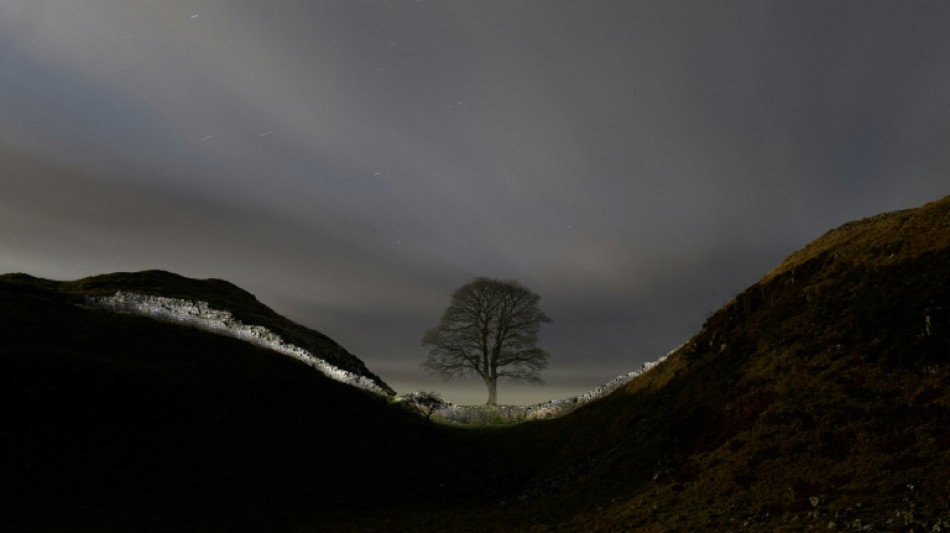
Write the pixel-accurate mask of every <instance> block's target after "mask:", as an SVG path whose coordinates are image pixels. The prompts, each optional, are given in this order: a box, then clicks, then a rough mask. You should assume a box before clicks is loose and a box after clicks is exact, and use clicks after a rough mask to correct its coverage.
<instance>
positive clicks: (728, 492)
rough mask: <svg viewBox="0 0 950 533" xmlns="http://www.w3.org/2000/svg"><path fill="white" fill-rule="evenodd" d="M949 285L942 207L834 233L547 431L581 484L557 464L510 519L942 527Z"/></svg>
mask: <svg viewBox="0 0 950 533" xmlns="http://www.w3.org/2000/svg"><path fill="white" fill-rule="evenodd" d="M948 272H950V197H948V198H944V199H943V200H940V201H937V202H934V203H931V204H928V205H925V206H923V207H920V208H918V209H912V210H907V211H900V212H895V213H889V214H885V215H879V216H876V217H872V218H870V219H867V220H863V221H858V222H854V223H850V224H846V225H844V226H842V227H840V228H838V229H836V230H833V231H830V232H829V233H827V234H826V235H824V236H823V237H821V238H820V239H818V240H816V241H815V242H813V243H811V244H809V245H808V246H806V247H805V248H804V249H802V250H801V251H799V252H797V253H795V254H793V255H792V256H790V257H789V258H788V259H787V260H785V261H784V262H783V263H782V264H781V265H779V266H778V267H776V268H775V269H774V270H773V271H771V272H770V273H768V274H767V275H766V276H765V277H764V278H763V279H762V280H761V281H760V282H758V283H757V284H755V285H753V286H752V287H749V288H748V289H746V290H744V291H743V292H741V293H740V294H739V295H737V296H736V297H735V298H734V299H733V300H732V301H730V302H729V303H727V304H726V305H725V306H724V307H723V308H722V309H720V310H719V311H718V312H716V313H715V314H713V315H712V316H711V317H710V318H709V319H708V321H707V322H706V324H705V325H704V327H703V329H702V331H700V332H699V333H698V334H697V335H696V336H695V337H693V338H692V339H691V340H690V342H689V343H687V344H686V345H685V346H684V347H683V348H681V349H680V350H679V351H678V352H676V353H675V354H673V355H672V356H671V357H670V358H668V360H667V361H666V362H665V363H664V364H662V365H660V367H658V368H657V369H655V370H654V371H652V372H650V373H648V374H646V375H644V376H643V377H641V378H639V379H636V380H633V381H631V382H630V383H629V384H628V385H627V386H626V387H625V388H624V389H623V390H620V391H617V392H616V393H614V394H613V395H611V396H609V397H608V398H605V399H604V400H602V401H599V402H594V403H592V404H591V405H589V406H587V407H585V408H582V409H580V410H578V411H577V413H575V414H574V415H571V416H568V417H566V418H564V419H561V420H558V421H555V422H553V423H552V424H550V425H549V426H546V427H545V432H547V433H548V438H550V439H555V438H557V439H559V443H558V447H559V448H560V449H562V450H563V451H562V452H560V453H557V454H555V456H554V457H555V458H557V457H559V458H560V459H559V460H560V462H561V464H568V465H573V470H572V469H571V468H567V469H564V468H562V469H560V470H558V469H557V468H553V467H551V468H549V469H548V470H547V477H546V478H541V479H539V480H537V482H536V483H535V485H534V486H535V487H537V488H538V489H539V491H538V492H540V493H542V494H544V495H545V496H544V497H538V498H534V499H533V500H532V501H531V502H529V504H528V505H526V506H525V507H523V508H522V513H521V514H520V515H519V516H517V517H511V518H510V520H514V521H515V524H517V525H516V528H534V527H540V526H542V525H543V526H544V527H547V526H553V525H559V527H561V528H564V529H567V530H590V531H597V530H600V531H624V530H631V531H634V530H650V531H678V530H682V529H683V528H685V527H688V528H689V529H691V530H702V529H707V530H711V531H718V530H723V529H738V528H740V527H742V526H745V527H747V528H752V529H763V530H774V529H777V528H778V529H789V530H795V529H804V528H807V527H820V528H823V529H824V528H849V529H850V528H855V529H869V528H874V529H876V530H892V529H897V528H906V527H910V528H915V527H916V528H918V529H920V528H922V527H923V528H926V529H927V530H931V529H932V528H934V527H936V528H938V529H940V528H944V529H945V528H946V527H947V526H948V525H950V507H948V505H950V276H948ZM557 463H558V461H557V460H552V462H551V465H554V464H557ZM540 472H544V469H541V470H540ZM934 530H937V529H934Z"/></svg>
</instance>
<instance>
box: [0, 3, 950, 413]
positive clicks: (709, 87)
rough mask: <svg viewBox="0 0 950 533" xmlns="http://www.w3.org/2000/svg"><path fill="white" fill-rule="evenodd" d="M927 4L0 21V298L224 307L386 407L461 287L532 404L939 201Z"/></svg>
mask: <svg viewBox="0 0 950 533" xmlns="http://www.w3.org/2000/svg"><path fill="white" fill-rule="evenodd" d="M948 28H950V2H943V1H939V2H925V1H894V2H873V1H856V2H847V1H836V2H823V1H822V2H819V1H815V2H808V1H797V0H796V1H788V2H777V1H773V2H768V1H761V0H750V1H744V2H737V1H706V0H702V1H695V2H692V1H689V2H688V1H650V2H645V1H644V2H637V1H633V0H617V1H579V0H578V1H558V0H543V1H542V0H519V1H512V0H497V1H485V0H479V1H475V0H467V1H449V0H425V1H399V0H389V1H358V0H334V1H331V0H328V1H319V2H315V1H312V0H268V1H266V2H265V1H261V0H188V1H185V0H163V1H160V2H159V1H146V0H0V272H27V273H30V274H33V275H36V276H41V277H47V278H53V279H77V278H80V277H85V276H89V275H95V274H101V273H108V272H115V271H135V270H145V269H156V268H157V269H164V270H170V271H173V272H177V273H179V274H183V275H186V276H189V277H198V278H209V277H214V278H223V279H227V280H229V281H231V282H233V283H235V284H237V285H239V286H241V287H243V288H245V289H247V290H249V291H251V292H252V293H254V294H255V295H256V296H257V297H258V299H259V300H260V301H262V302H263V303H265V304H267V305H269V306H270V307H272V308H273V309H275V310H276V311H277V312H279V313H281V314H283V315H285V316H288V317H289V318H292V319H294V320H296V321H298V322H300V323H302V324H304V325H307V326H309V327H312V328H314V329H317V330H319V331H321V332H323V333H325V334H327V335H329V336H330V337H332V338H333V339H335V340H336V341H337V342H339V343H340V344H342V345H343V346H344V347H345V348H347V349H348V350H349V351H351V352H353V353H354V354H356V355H357V356H358V357H360V358H361V359H363V360H364V361H365V362H366V363H367V365H368V366H369V367H370V368H371V369H372V370H373V371H375V372H376V373H378V374H379V375H380V376H381V377H382V378H383V379H384V380H385V381H387V382H388V383H389V384H390V385H391V386H393V387H394V388H395V389H396V390H398V391H400V392H408V391H411V390H417V389H434V390H437V391H441V392H442V393H444V394H445V396H446V397H447V398H448V399H449V400H451V401H455V402H460V403H482V402H484V401H485V399H486V396H487V395H486V392H485V387H484V385H483V384H482V383H480V382H479V381H476V380H475V379H473V380H470V381H450V382H443V381H442V380H441V379H440V378H437V377H430V376H427V375H426V374H425V373H424V372H423V371H422V369H420V368H419V364H420V363H421V362H422V361H423V360H424V359H425V356H426V350H425V348H423V347H421V345H420V339H421V336H422V334H423V332H424V331H425V330H426V329H428V328H430V327H433V326H435V325H436V323H437V322H438V319H439V317H440V316H441V313H442V311H443V310H444V309H445V307H446V306H447V305H448V303H449V298H450V296H451V293H452V291H453V290H454V289H455V288H457V287H458V286H460V285H462V284H464V283H465V282H467V281H469V280H470V279H471V278H473V277H475V276H490V277H499V278H514V279H517V280H519V281H521V282H522V283H524V284H525V285H527V286H528V287H529V288H531V289H532V290H534V291H536V292H537V293H539V294H540V295H541V297H542V298H541V307H542V309H543V310H544V311H545V312H546V313H547V314H548V315H550V316H551V318H552V319H553V322H552V323H551V324H548V325H545V326H544V327H543V328H542V329H541V346H542V347H544V348H546V349H547V350H548V351H549V352H550V354H551V363H550V366H549V368H548V370H546V371H545V372H544V373H543V374H542V378H543V379H545V381H546V382H547V384H546V385H545V386H541V387H531V386H528V385H519V386H515V385H511V384H505V383H502V384H501V385H500V386H499V402H502V403H528V402H537V401H543V400H547V399H551V398H556V397H562V396H568V395H573V394H577V393H580V392H584V391H586V390H589V389H591V388H593V387H594V386H596V385H599V384H601V383H603V382H605V381H607V380H608V379H610V378H612V377H614V376H616V375H618V374H621V373H626V372H629V371H631V370H635V369H637V368H639V367H640V365H641V364H642V363H644V362H645V361H650V360H654V359H656V358H657V357H658V356H660V355H662V354H663V353H665V352H666V351H668V350H670V349H671V348H674V347H675V346H677V345H679V344H680V343H682V342H683V341H685V340H687V339H688V338H689V337H690V336H691V335H692V334H694V333H696V332H697V331H698V330H699V328H700V327H701V325H702V323H703V321H704V320H705V318H706V316H707V315H708V314H710V313H711V312H712V311H715V310H716V309H718V308H719V307H720V306H722V305H723V304H724V303H726V302H727V301H728V300H729V299H730V298H731V297H732V296H734V295H735V294H736V293H738V292H739V291H741V290H742V289H743V288H744V287H746V286H748V285H750V284H752V283H754V282H755V281H757V280H758V279H759V278H761V277H762V276H763V275H764V274H765V273H766V272H767V271H768V270H769V269H770V268H771V267H773V266H774V265H776V264H777V263H778V262H779V261H781V259H783V258H784V257H785V256H787V255H788V254H790V253H791V252H793V251H795V250H797V249H799V248H801V247H802V246H803V245H805V244H806V243H808V242H809V241H811V240H813V239H815V238H817V237H819V236H820V235H822V234H823V233H824V232H825V231H827V230H828V229H831V228H832V227H834V226H837V225H839V224H841V223H843V222H846V221H848V220H852V219H856V218H863V217H866V216H870V215H874V214H877V213H879V212H883V211H889V210H894V209H902V208H908V207H915V206H917V205H920V204H923V203H926V202H928V201H931V200H936V199H938V198H940V197H943V196H945V195H947V194H950V174H948V169H950V30H948Z"/></svg>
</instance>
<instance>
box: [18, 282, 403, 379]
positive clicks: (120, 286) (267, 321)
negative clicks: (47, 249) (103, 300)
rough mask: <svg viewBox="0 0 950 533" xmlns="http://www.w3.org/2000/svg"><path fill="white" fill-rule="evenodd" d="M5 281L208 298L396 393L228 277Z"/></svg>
mask: <svg viewBox="0 0 950 533" xmlns="http://www.w3.org/2000/svg"><path fill="white" fill-rule="evenodd" d="M0 281H7V282H10V283H17V284H26V285H32V286H37V287H46V288H49V289H51V290H57V291H60V292H67V293H70V294H76V295H89V296H111V295H113V294H115V293H116V292H117V291H124V292H133V293H139V294H149V295H158V296H166V297H170V298H181V299H186V300H200V301H205V302H208V303H209V304H210V305H211V307H213V308H215V309H220V310H226V311H230V312H231V313H232V314H233V315H234V317H235V318H237V319H238V320H240V321H241V322H243V323H245V324H249V325H260V326H264V327H266V328H267V329H269V330H271V331H273V332H274V333H276V334H278V335H280V336H281V337H282V338H283V339H284V340H285V341H287V342H289V343H290V344H293V345H296V346H299V347H301V348H303V349H305V350H307V351H309V352H311V353H312V354H314V355H315V356H317V357H319V358H321V359H324V360H326V361H327V362H329V363H331V364H333V365H334V366H337V367H339V368H342V369H344V370H348V371H350V372H353V373H354V374H358V375H360V376H366V377H367V378H369V379H371V380H372V381H374V382H375V383H376V384H377V385H379V386H380V387H381V388H382V389H383V390H384V391H386V392H388V393H390V394H395V391H394V390H393V389H392V388H390V387H389V386H388V385H387V384H386V383H385V382H383V380H382V379H380V378H379V376H377V375H375V374H373V373H372V372H371V371H370V370H369V369H368V368H366V365H365V364H364V363H363V361H361V360H360V359H358V358H357V357H356V356H354V355H353V354H351V353H349V352H347V351H346V350H345V349H344V348H343V347H341V346H340V345H339V344H337V343H336V342H334V341H333V340H332V339H330V338H329V337H327V336H326V335H324V334H322V333H320V332H317V331H314V330H312V329H309V328H306V327H304V326H301V325H300V324H297V323H295V322H292V321H290V320H288V319H286V318H284V317H283V316H281V315H279V314H277V313H275V312H274V311H273V310H271V309H270V308H269V307H267V306H266V305H264V304H262V303H260V302H259V301H257V298H255V297H254V295H252V294H251V293H249V292H247V291H245V290H244V289H241V288H240V287H237V286H236V285H234V284H232V283H229V282H227V281H224V280H220V279H206V280H198V279H192V278H186V277H184V276H179V275H178V274H172V273H170V272H164V271H161V270H149V271H144V272H117V273H114V274H105V275H101V276H93V277H89V278H84V279H80V280H76V281H67V282H56V281H50V280H43V279H38V278H33V277H32V276H27V275H25V274H7V275H2V276H0Z"/></svg>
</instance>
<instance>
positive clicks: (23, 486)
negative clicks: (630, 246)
mask: <svg viewBox="0 0 950 533" xmlns="http://www.w3.org/2000/svg"><path fill="white" fill-rule="evenodd" d="M948 230H950V198H948V199H944V200H941V201H939V202H935V203H933V204H929V205H927V206H924V207H922V208H919V209H916V210H908V211H902V212H897V213H893V214H887V215H882V216H878V217H873V218H872V219H869V220H867V221H861V222H857V223H852V224H848V225H845V226H843V227H842V228H839V229H837V230H833V231H831V232H829V233H828V234H826V235H825V236H823V237H822V238H820V239H818V240H817V241H815V242H814V243H812V244H810V245H808V246H807V247H805V248H804V249H803V250H801V251H799V252H796V253H795V254H793V255H792V256H790V257H789V259H787V260H786V261H785V262H783V263H782V264H781V265H779V266H778V267H776V269H774V270H773V271H772V272H770V273H768V274H767V275H766V276H765V277H763V279H762V280H761V281H760V282H759V283H757V284H755V285H753V286H752V287H749V288H747V289H746V290H744V291H742V292H740V293H739V294H738V295H737V296H736V297H735V298H734V299H733V300H732V301H730V302H729V303H727V304H726V305H725V306H724V307H723V308H722V309H720V310H719V311H717V312H715V313H713V314H712V315H711V316H710V317H709V318H708V320H707V322H706V324H705V325H704V327H703V329H702V330H701V331H700V332H698V333H697V334H696V335H695V336H694V337H693V338H692V339H691V340H690V342H689V343H687V344H686V345H684V346H683V347H682V348H680V349H679V351H677V352H676V353H674V354H673V355H671V356H670V357H669V358H668V359H667V360H666V362H664V363H663V364H661V365H659V366H658V367H656V368H654V369H653V370H652V371H650V372H648V373H646V374H644V375H642V376H640V377H638V378H636V379H634V380H633V381H631V382H630V383H628V384H627V385H626V386H624V387H621V388H620V389H618V390H617V391H615V392H614V393H613V394H610V395H609V396H607V397H605V398H603V399H601V400H598V401H596V402H592V403H590V404H587V405H584V406H582V407H580V408H578V409H577V410H576V411H575V412H573V413H572V414H570V415H568V416H565V417H562V418H558V419H555V420H550V421H533V422H525V423H522V424H517V425H509V426H496V427H479V426H468V427H466V426H462V427H459V426H454V425H444V424H439V423H432V424H427V423H426V421H425V419H424V418H422V417H418V416H413V415H412V414H411V413H409V412H407V411H406V410H404V409H401V408H399V407H398V406H396V405H393V404H391V403H389V402H387V401H386V400H385V399H384V398H380V397H377V396H374V395H370V394H367V393H364V392H362V391H359V390H356V389H353V388H351V387H347V386H345V385H341V384H339V383H336V382H333V381H331V380H328V379H326V378H324V377H323V376H322V375H319V374H318V373H316V372H314V371H311V370H310V369H308V368H307V367H306V366H304V365H300V364H297V363H296V362H294V361H292V360H287V359H285V358H281V357H274V356H273V354H271V353H269V352H266V351H264V350H261V349H258V348H255V347H253V346H249V345H246V344H243V343H241V342H238V341H236V340H233V339H227V338H223V337H218V336H214V335H211V334H208V333H203V332H199V331H194V330H188V329H183V328H180V327H177V326H174V325H170V324H161V323H157V322H154V321H151V320H148V319H145V318H141V317H134V316H129V315H122V314H112V313H108V312H105V311H100V310H94V309H88V308H84V307H81V306H77V305H76V301H75V299H74V295H75V294H77V293H83V292H86V293H88V292H96V291H101V292H102V293H107V292H109V291H112V292H114V290H115V289H116V287H117V286H121V287H123V288H125V290H136V291H137V292H141V287H138V286H137V284H142V283H144V282H143V280H146V281H148V280H150V282H154V286H153V287H152V289H153V290H154V291H156V292H157V293H160V294H164V295H169V296H179V297H190V298H196V299H205V300H208V301H212V302H215V305H216V306H224V307H225V308H228V309H231V308H230V307H227V306H228V305H233V306H238V307H239V310H237V311H235V314H236V315H239V318H240V319H241V320H242V321H245V322H248V323H254V322H255V321H254V318H253V316H254V315H255V314H256V316H260V317H265V318H267V317H270V318H269V319H270V320H276V319H275V318H274V315H276V314H273V315H271V314H270V313H273V312H272V311H270V310H268V309H266V308H263V306H261V305H260V304H259V303H256V300H253V297H250V299H249V298H248V297H249V295H247V294H246V293H244V292H243V291H241V290H240V289H237V288H236V287H233V286H230V285H229V284H226V283H225V282H207V281H203V282H196V281H194V280H190V281H189V280H184V278H178V277H175V276H173V275H166V274H165V273H146V274H139V275H134V274H121V275H113V276H106V277H99V278H93V279H92V280H85V281H80V282H75V283H72V284H57V283H55V282H47V281H43V280H36V279H30V278H25V277H23V276H0V319H2V322H0V323H2V327H3V331H2V334H3V339H4V345H3V350H2V351H0V364H2V365H3V368H4V372H3V373H2V374H0V416H2V417H3V419H4V420H5V421H6V423H5V424H4V426H3V427H2V429H0V431H2V432H3V434H2V435H0V437H2V441H0V442H2V443H3V444H2V447H3V448H2V451H3V453H2V454H0V461H2V464H0V467H2V471H3V472H4V473H5V475H3V476H0V511H2V512H0V517H2V518H0V520H4V521H5V523H4V524H0V527H2V526H7V527H3V529H4V530H11V531H17V530H28V529H29V530H39V531H44V530H46V531H59V530H63V529H68V530H82V529H84V528H85V529H88V530H95V531H103V530H126V529H137V530H159V529H173V530H202V529H204V530H215V531H217V530H223V529H247V530H261V529H266V530H285V531H371V530H376V531H432V530H444V531H469V530H471V531H484V530H493V531H641V530H644V531H682V530H691V531H702V530H708V531H722V530H733V529H743V528H744V529H751V530H788V531H796V530H804V529H808V528H820V529H828V528H829V523H832V522H833V523H834V527H835V528H839V529H841V528H851V529H855V528H861V527H865V526H869V525H871V526H873V528H874V530H902V529H908V528H911V527H913V528H916V529H921V530H924V529H926V530H931V529H933V527H934V526H939V527H947V526H950V508H948V502H950V314H948V313H947V312H946V310H947V309H950V278H948V276H947V272H950V231H948ZM183 280H184V281H183ZM164 283H169V284H170V286H169V287H167V288H166V287H165V286H164V285H163V284H164ZM110 284H111V285H110ZM169 291H170V292H171V293H172V294H169ZM191 291H197V292H194V293H192V292H191ZM201 291H204V292H201ZM240 314H244V316H240ZM927 317H929V320H928V318H927ZM285 327H291V326H285ZM298 327H299V326H298ZM51 502H54V503H53V504H51ZM813 502H814V503H813ZM836 515H837V516H838V518H836ZM858 521H860V522H858Z"/></svg>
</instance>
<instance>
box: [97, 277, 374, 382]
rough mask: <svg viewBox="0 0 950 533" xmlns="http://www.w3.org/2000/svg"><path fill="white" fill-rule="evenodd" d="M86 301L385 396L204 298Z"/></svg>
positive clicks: (120, 296) (132, 296) (126, 296)
mask: <svg viewBox="0 0 950 533" xmlns="http://www.w3.org/2000/svg"><path fill="white" fill-rule="evenodd" d="M87 301H88V302H89V303H90V304H92V305H95V306H97V307H101V308H103V309H108V310H110V311H124V312H127V313H132V314H136V315H143V316H148V317H151V318H155V319H158V320H164V321H169V322H175V323H178V324H184V325H187V326H191V327H194V328H197V329H201V330H204V331H210V332H212V333H217V334H219V335H226V336H228V337H233V338H236V339H240V340H242V341H245V342H249V343H251V344H254V345H256V346H260V347H263V348H267V349H269V350H273V351H275V352H277V353H280V354H283V355H285V356H288V357H292V358H294V359H296V360H298V361H302V362H304V363H306V364H308V365H310V366H312V367H313V368H315V369H317V370H319V371H320V372H321V373H323V374H324V375H325V376H327V377H328V378H331V379H334V380H336V381H339V382H342V383H346V384H347V385H352V386H354V387H359V388H361V389H364V390H368V391H372V392H375V393H377V394H382V395H386V396H388V394H387V393H386V392H385V391H383V390H382V389H381V388H380V387H379V386H378V385H377V384H376V383H375V382H373V380H371V379H369V378H367V377H365V376H360V375H358V374H354V373H353V372H350V371H348V370H343V369H341V368H338V367H336V366H334V365H332V364H330V363H328V362H327V361H325V360H323V359H321V358H319V357H317V356H315V355H313V354H312V353H310V352H309V351H307V350H305V349H303V348H300V347H299V346H295V345H293V344H289V343H287V342H285V341H284V340H283V339H282V338H281V337H280V335H277V334H276V333H274V332H272V331H270V330H269V329H267V328H265V327H264V326H255V325H249V324H244V323H243V322H241V321H240V320H238V319H236V318H234V316H233V315H232V314H231V312H230V311H224V310H221V309H214V308H212V307H210V306H209V305H208V303H207V302H203V301H194V300H183V299H179V298H167V297H165V296H153V295H148V294H138V293H131V292H123V291H119V292H117V293H115V295H113V296H90V297H88V298H87Z"/></svg>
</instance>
